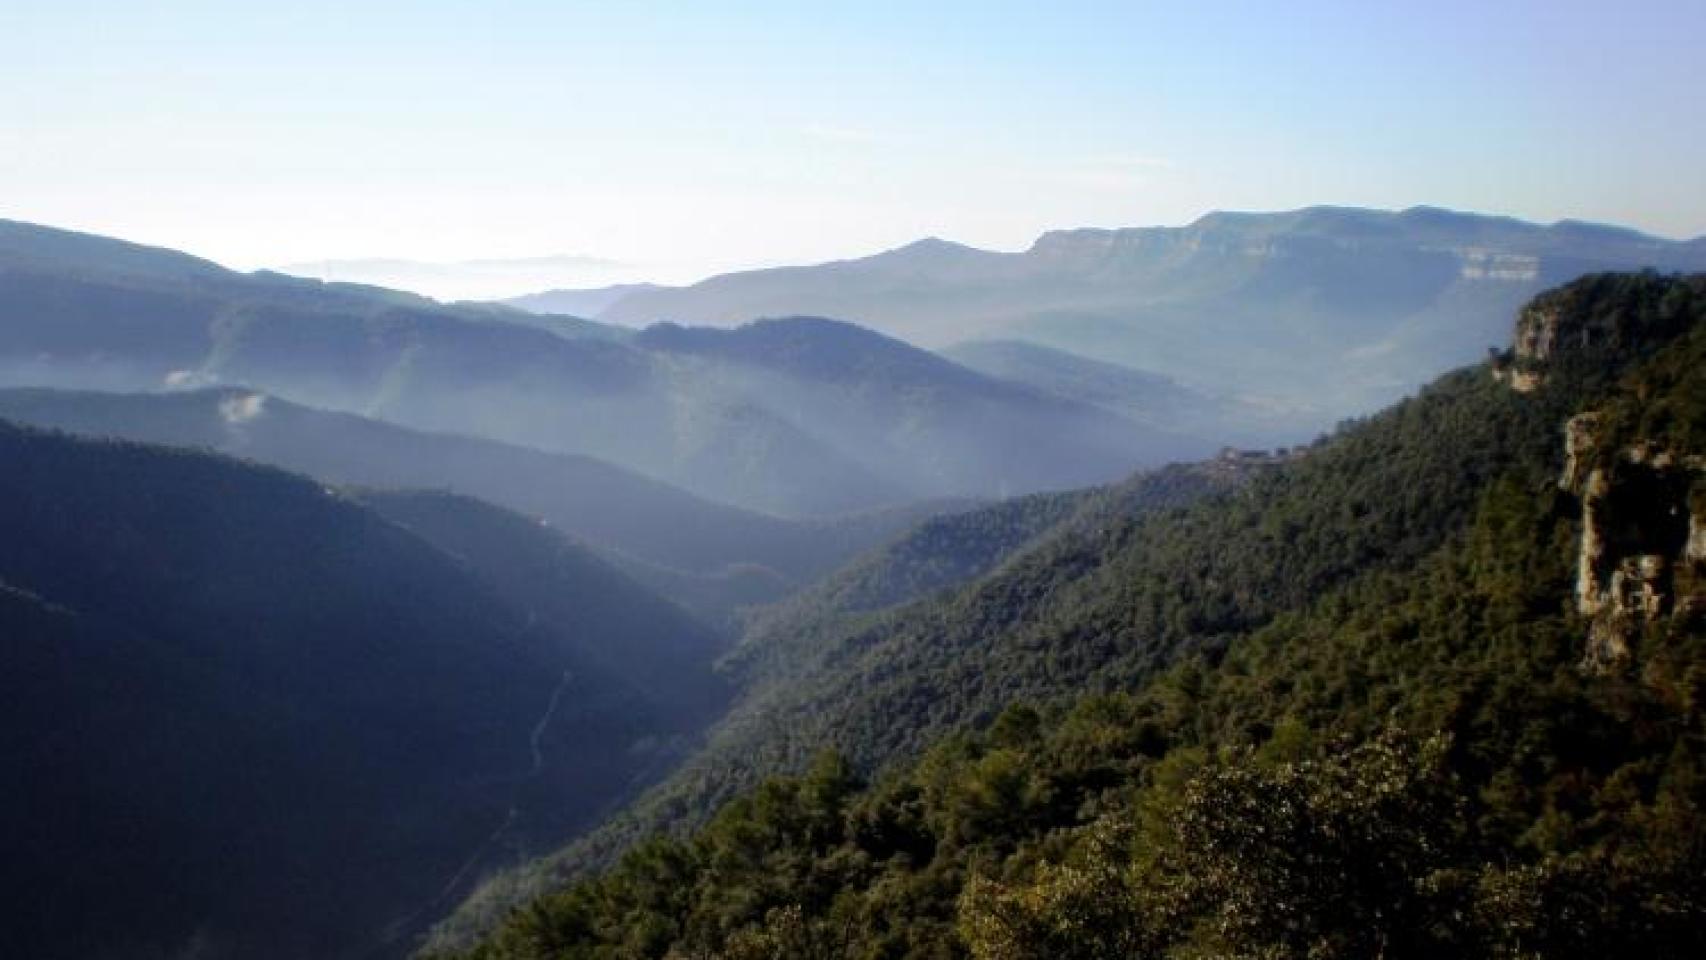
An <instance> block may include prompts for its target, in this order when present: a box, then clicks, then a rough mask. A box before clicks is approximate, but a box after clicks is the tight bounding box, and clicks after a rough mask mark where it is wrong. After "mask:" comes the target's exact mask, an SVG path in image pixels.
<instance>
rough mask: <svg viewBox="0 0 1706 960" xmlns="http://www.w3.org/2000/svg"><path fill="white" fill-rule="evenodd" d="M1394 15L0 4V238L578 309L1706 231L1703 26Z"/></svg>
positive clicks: (1631, 15)
mask: <svg viewBox="0 0 1706 960" xmlns="http://www.w3.org/2000/svg"><path fill="white" fill-rule="evenodd" d="M1399 6H1400V5H1398V4H1369V3H1361V2H1357V3H1350V2H1346V3H1335V2H1309V3H1295V4H1271V3H1247V4H1239V3H1219V4H1184V3H1167V4H1160V3H1139V2H1115V3H1055V4H1046V5H1045V4H999V3H996V4H992V3H988V2H979V3H936V4H913V3H862V4H848V5H844V6H842V7H841V8H840V9H836V10H829V9H823V8H820V7H818V6H817V5H813V4H801V3H742V4H679V5H673V6H671V7H670V9H669V10H668V12H667V13H664V12H661V8H663V7H664V5H662V4H613V3H547V2H484V3H478V4H476V3H442V2H415V3H361V4H350V3H324V2H317V0H309V2H298V3H291V4H268V5H264V6H263V5H244V6H242V7H239V6H237V5H232V4H229V3H212V2H193V0H169V2H160V3H147V4H140V3H117V2H52V3H48V2H30V0H26V2H21V3H20V2H12V3H8V4H6V5H5V6H4V8H3V9H0V57H3V58H4V60H5V63H6V67H5V78H6V79H5V83H4V85H3V86H0V129H4V130H5V139H6V141H7V143H6V148H5V149H4V150H3V151H0V182H3V183H4V184H5V188H6V189H5V192H4V194H3V195H0V198H3V199H0V216H4V217H8V218H13V219H22V220H29V221H36V222H43V223H51V224H55V225H60V226H69V227H74V228H78V229H84V230H90V231H95V232H100V233H104V234H111V235H116V236H120V237H125V238H127V239H134V240H139V241H144V242H149V243H156V244H162V245H167V246H172V247H176V248H181V249H186V250H189V251H192V252H195V253H198V254H201V255H203V256H207V257H211V258H213V259H216V260H219V261H221V262H223V263H226V264H229V265H233V266H238V267H242V268H254V267H260V266H281V265H288V264H302V263H305V262H314V261H323V260H328V259H333V260H335V259H345V258H378V257H383V258H400V259H410V260H421V261H430V262H435V263H443V262H452V261H464V260H470V259H481V260H502V259H508V258H529V259H532V258H541V257H564V258H590V259H589V260H576V261H575V262H576V263H579V264H580V266H579V267H577V268H575V269H569V270H565V271H562V272H560V273H556V274H550V275H548V276H544V277H539V278H537V279H538V280H539V282H540V283H543V282H545V281H547V280H554V279H555V278H558V277H563V276H566V277H568V278H569V280H570V281H571V282H576V283H583V284H585V285H594V284H599V283H608V282H617V281H627V280H637V279H649V280H657V281H664V282H680V281H684V280H691V279H695V278H697V277H700V276H703V275H706V274H709V273H712V272H716V271H720V270H726V269H730V268H734V267H740V266H748V265H758V264H775V263H795V262H808V261H815V260H823V259H829V258H835V257H841V256H851V255H859V254H864V253H869V252H872V251H874V250H878V249H882V248H885V247H890V246H894V245H898V244H901V243H905V242H907V241H910V240H913V239H916V238H919V237H922V236H931V235H935V236H944V237H949V238H952V239H955V240H959V241H962V242H967V243H971V244H975V245H980V246H987V247H992V248H998V249H1018V248H1023V247H1025V246H1027V245H1028V244H1029V243H1030V242H1031V240H1032V239H1034V237H1035V236H1036V235H1037V234H1039V233H1040V232H1042V231H1044V230H1047V229H1051V228H1058V227H1067V226H1086V225H1104V226H1108V225H1150V224H1177V223H1184V222H1188V221H1189V220H1191V219H1193V218H1195V217H1197V216H1198V215H1200V214H1202V213H1204V212H1206V211H1209V210H1212V209H1284V208H1290V207H1297V206H1303V205H1307V204H1314V203H1336V204H1351V205H1362V206H1373V207H1387V208H1402V207H1408V206H1411V205H1414V204H1423V203H1426V204H1436V205H1440V206H1446V207H1452V208H1457V209H1468V210H1477V211H1484V212H1492V213H1506V214H1513V215H1516V216H1521V217H1525V218H1530V219H1535V220H1540V221H1552V220H1556V219H1560V218H1579V219H1589V220H1600V221H1607V222H1615V223H1622V224H1626V225H1629V226H1634V227H1637V228H1640V229H1644V230H1648V231H1651V232H1655V233H1658V234H1660V235H1665V236H1671V237H1683V236H1693V235H1697V234H1700V233H1702V232H1706V191H1702V190H1698V189H1694V190H1680V189H1679V185H1683V184H1696V185H1697V184H1698V182H1699V171H1700V170H1701V169H1702V168H1703V167H1706V125H1702V124H1701V123H1700V122H1699V118H1698V116H1697V110H1698V105H1697V104H1696V103H1695V100H1696V98H1697V97H1698V94H1699V91H1701V90H1706V59H1703V58H1701V57H1700V56H1699V55H1698V46H1697V45H1698V42H1699V37H1700V36H1702V35H1703V34H1706V5H1702V4H1700V3H1698V2H1695V0H1676V2H1645V3H1634V4H1624V5H1621V6H1620V7H1619V8H1618V12H1617V15H1616V16H1610V15H1609V13H1610V9H1611V8H1610V7H1609V6H1608V5H1606V4H1603V3H1584V2H1544V3H1542V2H1525V3H1499V4H1486V3H1462V2H1457V3H1428V4H1406V5H1402V6H1404V7H1405V9H1402V10H1400V9H1398V8H1399ZM1452 8H1454V9H1452ZM577 270H578V272H577ZM499 272H500V273H501V272H502V271H499ZM535 279H536V278H534V277H532V276H528V277H527V279H526V280H525V281H520V280H517V279H516V278H515V277H514V276H513V275H509V276H508V278H507V279H503V278H500V279H498V280H494V281H493V283H492V284H491V289H490V290H489V291H481V290H475V289H460V288H459V289H458V290H457V291H456V295H476V294H479V293H481V292H489V293H491V294H493V295H496V294H499V293H515V292H520V290H518V289H515V288H516V287H517V286H521V287H526V286H529V285H533V286H536V285H537V284H535V283H534V280H535Z"/></svg>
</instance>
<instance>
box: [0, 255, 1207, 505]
mask: <svg viewBox="0 0 1706 960" xmlns="http://www.w3.org/2000/svg"><path fill="white" fill-rule="evenodd" d="M536 324H537V321H536V320H535V319H534V318H532V317H531V316H530V315H527V314H524V313H521V312H520V311H515V310H507V309H504V308H499V307H490V306H479V305H451V306H446V305H441V304H437V303H434V302H432V301H428V300H425V299H423V298H420V297H416V296H412V295H408V294H400V293H396V292H393V291H386V290H380V289H377V288H368V287H356V286H349V285H343V284H322V283H319V282H316V281H309V280H299V279H294V278H289V277H285V276H282V275H277V274H254V275H245V274H237V273H232V272H230V271H226V270H223V269H221V268H219V267H217V266H216V265H214V264H211V263H207V262H205V261H200V260H196V259H194V258H192V257H187V256H184V255H182V254H175V253H171V252H168V251H159V250H151V249H147V248H142V247H136V246H133V245H129V244H123V243H119V242H117V241H111V240H105V239H101V238H95V237H89V236H84V235H79V234H70V233H64V232H60V231H54V230H49V229H46V228H41V227H34V226H29V225H24V224H17V223H8V224H0V385H14V386H48V387H62V388H77V389H101V390H121V391H159V390H163V389H171V388H186V387H195V386H204V385H232V386H235V385H240V386H245V387H249V388H252V389H256V390H260V391H264V392H267V393H271V394H275V395H277V396H279V397H281V398H283V399H287V400H291V401H295V402H299V403H304V404H308V405H312V406H318V407H323V408H327V409H331V410H340V411H347V412H356V413H361V414H364V415H366V416H370V417H373V418H377V419H383V420H388V421H391V422H394V423H398V424H401V425H405V426H409V427H413V428H417V429H424V430H434V431H443V432H452V433H461V434H466V435H472V436H481V437H486V438H489V439H494V440H500V441H504V442H508V443H512V444H518V445H524V446H531V447H535V448H538V449H542V450H547V451H552V452H560V453H578V454H583V455H588V456H593V457H597V458H599V459H603V460H607V461H610V462H612V463H615V464H619V465H622V466H624V467H627V468H629V469H632V470H637V471H639V472H641V473H644V474H647V475H649V476H652V477H655V478H657V479H661V480H665V481H668V482H671V483H674V484H677V485H679V486H682V487H685V488H687V489H688V490H690V491H692V492H694V493H697V494H699V495H701V496H705V497H709V498H710V499H714V500H720V501H723V502H725V503H730V504H734V505H737V506H742V507H746V508H749V509H756V510H762V511H766V512H772V513H778V514H785V515H819V516H821V515H827V514H839V513H849V512H854V511H859V510H869V509H875V508H881V507H889V506H896V505H900V504H904V503H907V502H912V501H916V500H920V499H928V498H938V497H966V496H999V495H1004V494H1009V493H1023V492H1028V491H1032V490H1038V489H1051V488H1064V487H1070V486H1075V485H1081V484H1084V483H1088V482H1095V481H1098V480H1108V479H1112V478H1115V477H1117V476H1119V475H1121V474H1123V473H1124V472H1126V471H1128V470H1130V469H1133V468H1135V467H1137V466H1140V465H1143V464H1152V463H1156V462H1161V461H1165V460H1168V459H1172V458H1174V457H1177V456H1182V455H1188V454H1191V453H1196V452H1201V451H1203V450H1206V449H1211V448H1212V446H1213V445H1214V441H1213V439H1212V438H1208V437H1192V436H1186V435H1183V434H1178V433H1174V432H1170V431H1163V430H1159V429H1156V428H1153V427H1147V426H1144V425H1142V424H1136V423H1133V422H1131V421H1129V420H1124V419H1122V418H1120V417H1118V416H1116V415H1113V414H1111V413H1109V412H1108V411H1107V410H1104V409H1101V408H1097V407H1093V406H1090V405H1088V404H1083V403H1079V402H1076V401H1072V400H1069V399H1063V398H1060V397H1057V396H1051V395H1048V394H1045V393H1043V392H1041V391H1038V390H1035V389H1032V388H1029V387H1026V386H1024V385H1021V384H1013V383H1009V382H1006V381H1000V380H996V379H994V378H991V377H988V376H986V375H982V374H978V373H975V372H973V371H970V370H967V369H965V368H961V367H958V366H956V365H954V364H952V363H950V362H948V361H946V360H943V359H942V358H940V357H937V356H934V355H932V354H929V353H926V352H925V351H922V350H918V349H916V348H914V347H911V346H908V345H906V344H904V343H901V342H899V341H896V340H893V339H890V338H887V337H884V336H882V335H880V334H876V333H872V332H870V331H867V330H863V329H860V328H858V327H855V326H853V325H850V324H844V323H837V322H831V321H823V320H814V319H805V318H795V319H790V320H777V321H768V322H764V323H760V324H755V325H753V326H751V327H750V328H749V329H745V330H742V331H736V332H732V333H731V332H724V331H693V330H688V329H683V328H676V327H658V328H655V329H653V330H648V331H643V332H641V333H640V334H638V335H632V336H629V335H625V334H623V333H622V332H621V331H615V332H611V328H605V327H600V326H599V325H597V324H585V323H581V324H572V325H570V326H566V327H565V326H560V325H559V326H558V327H557V328H555V329H544V328H541V327H540V326H538V325H536Z"/></svg>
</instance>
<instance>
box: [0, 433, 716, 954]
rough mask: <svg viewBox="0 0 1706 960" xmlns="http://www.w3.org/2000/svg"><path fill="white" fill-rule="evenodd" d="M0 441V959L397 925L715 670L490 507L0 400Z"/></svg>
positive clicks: (626, 750) (652, 744)
mask: <svg viewBox="0 0 1706 960" xmlns="http://www.w3.org/2000/svg"><path fill="white" fill-rule="evenodd" d="M0 463H4V464H6V469H5V470H0V640H3V642H0V729H3V730H4V734H3V739H4V744H3V745H0V755H3V756H4V757H5V758H6V771H7V777H8V786H7V789H6V790H5V791H4V796H3V797H0V846H3V848H4V849H5V851H6V857H5V861H4V864H3V865H0V898H3V902H4V903H5V904H6V909H5V914H6V916H7V921H6V922H5V923H4V924H0V953H4V954H5V955H6V956H15V957H32V958H44V960H46V958H58V957H68V958H69V957H76V958H86V957H115V958H129V957H138V958H145V957H147V958H151V957H167V956H170V957H177V956H243V957H257V958H280V960H296V958H301V957H309V956H312V957H360V956H367V955H369V954H371V953H372V952H374V951H376V950H380V949H382V948H388V949H390V950H391V951H395V950H397V949H398V948H400V947H401V946H403V945H406V944H407V943H408V942H409V939H410V937H411V935H412V933H413V931H415V930H416V929H417V928H418V927H419V926H420V925H422V924H424V923H425V922H427V921H429V920H431V919H432V918H433V917H435V916H437V915H439V914H440V913H442V911H443V910H445V909H446V908H448V906H449V905H450V904H452V903H454V902H455V900H456V899H457V898H458V897H460V896H461V895H462V894H463V892H464V890H465V888H466V884H467V883H468V882H469V881H470V880H471V879H472V878H473V877H475V876H477V875H478V874H479V873H480V872H483V871H486V870H490V869H492V868H494V867H496V866H498V865H501V864H503V863H504V862H506V861H509V860H511V859H513V858H514V857H515V856H517V855H518V854H524V853H529V852H537V851H539V850H542V849H548V848H549V847H550V846H551V845H553V844H556V843H560V842H561V841H562V840H563V839H564V838H566V837H567V836H569V835H570V834H571V833H572V832H574V831H575V830H577V829H580V828H584V827H585V826H586V825H587V824H588V823H590V822H595V821H596V820H597V819H599V818H600V817H602V816H603V815H605V814H606V813H607V812H608V809H609V807H610V806H611V805H613V804H615V803H618V802H619V801H621V800H622V799H623V798H624V797H626V796H627V795H628V794H629V793H631V792H632V791H633V790H634V789H635V788H636V787H637V786H638V785H640V784H643V783H644V782H645V780H646V779H647V778H648V777H652V776H655V775H656V774H657V773H658V772H659V771H660V769H662V768H663V767H664V766H666V765H667V764H668V763H669V762H670V761H671V760H672V758H673V757H674V755H675V753H676V752H677V751H678V750H679V749H681V746H682V745H683V744H684V743H685V742H686V741H687V740H688V739H690V738H692V737H693V736H694V734H695V733H696V731H697V730H698V728H699V727H700V725H701V724H702V723H703V722H704V721H705V719H706V717H707V716H708V715H710V714H712V713H715V712H717V710H718V708H719V707H720V705H721V699H722V697H723V696H724V694H723V691H722V688H721V685H720V682H719V681H717V680H716V679H715V678H714V677H713V676H712V674H711V672H710V665H711V662H712V660H713V659H714V658H715V657H716V656H717V655H718V653H719V652H720V644H721V641H720V640H719V639H718V638H717V637H715V636H714V635H712V634H710V633H709V632H708V631H707V630H705V629H704V628H702V627H699V626H697V625H696V624H694V623H693V622H692V621H690V620H689V619H688V618H687V617H686V616H684V615H683V614H681V613H680V612H679V611H678V610H677V609H676V608H674V607H673V606H671V605H669V604H667V603H665V602H663V601H662V600H660V599H658V598H656V597H653V596H651V595H649V594H647V593H646V592H645V591H644V590H642V589H641V588H639V587H638V586H637V585H635V584H633V583H632V582H631V581H628V580H627V579H626V578H625V577H624V576H622V575H621V574H619V573H617V572H616V571H614V570H612V569H611V568H609V567H608V565H606V564H604V563H602V562H600V561H599V560H597V559H596V558H594V557H593V556H592V555H590V554H589V553H587V552H586V551H585V550H584V549H583V548H581V547H578V546H576V545H574V544H572V543H570V542H568V541H567V540H565V539H564V538H562V537H561V536H560V535H557V534H555V533H553V532H551V531H550V530H548V529H545V528H542V527H540V526H539V525H538V524H537V523H536V522H535V521H532V520H528V519H525V518H521V517H518V516H515V515H511V514H505V513H503V512H502V511H498V510H496V509H495V508H491V507H486V506H484V505H481V504H476V503H471V502H468V501H464V500H460V499H457V498H452V497H447V496H442V495H432V496H428V495H420V496H415V497H401V496H397V495H379V494H375V495H372V496H371V497H370V498H369V499H368V501H367V502H369V503H372V504H374V505H375V506H377V507H378V510H375V509H373V508H371V507H369V506H367V505H364V503H363V502H361V501H358V500H355V499H352V498H351V497H349V496H346V495H343V494H340V493H338V492H336V491H334V490H332V489H330V488H327V487H325V486H323V485H321V484H320V483H317V482H314V481H311V480H308V479H306V478H303V477H300V476H296V475H292V474H287V473H284V472H281V471H278V470H275V469H272V468H265V467H259V466H254V465H248V464H243V463H239V462H236V461H233V460H228V459H225V458H222V457H216V456H212V455H208V454H205V453H193V452H187V451H181V450H173V449H168V448H163V447H149V446H141V445H135V444H130V443H121V442H111V441H89V440H79V439H73V438H70V437H67V436H64V435H61V434H54V433H44V432H38V431H35V430H32V429H26V428H21V427H16V426H12V425H10V424H6V423H4V422H0ZM388 518H395V519H394V520H393V519H388ZM641 659H643V660H644V662H643V663H642V662H638V661H639V660H641Z"/></svg>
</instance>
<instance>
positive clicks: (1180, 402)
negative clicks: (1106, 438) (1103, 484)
mask: <svg viewBox="0 0 1706 960" xmlns="http://www.w3.org/2000/svg"><path fill="white" fill-rule="evenodd" d="M937 352H938V353H940V354H941V355H942V356H945V357H947V358H948V359H950V360H952V361H954V362H955V363H958V364H960V365H961V366H963V367H968V368H970V369H972V370H976V371H978V372H980V373H986V374H988V375H990V376H992V377H997V378H1000V379H1002V380H1007V381H1010V382H1013V383H1022V384H1025V385H1027V386H1030V387H1034V388H1036V389H1038V390H1041V391H1042V392H1044V393H1047V394H1051V395H1053V396H1057V397H1061V398H1063V399H1067V400H1073V401H1077V402H1079V403H1087V404H1090V405H1092V406H1097V407H1101V408H1102V409H1104V410H1107V411H1108V412H1110V413H1113V414H1117V415H1119V416H1122V417H1125V418H1126V419H1128V420H1131V421H1132V422H1134V423H1141V424H1145V425H1147V426H1150V427H1154V428H1157V429H1162V430H1171V431H1174V432H1178V433H1185V434H1190V435H1193V436H1209V437H1217V438H1221V439H1224V440H1225V441H1226V442H1227V443H1229V444H1246V443H1248V444H1260V443H1262V442H1264V441H1265V440H1266V439H1267V438H1268V437H1269V436H1271V435H1272V434H1273V433H1274V431H1275V429H1276V428H1278V429H1283V428H1284V425H1285V423H1286V422H1287V418H1286V416H1285V413H1284V411H1278V410H1273V409H1271V408H1268V407H1264V406H1262V405H1261V404H1259V403H1257V402H1255V401H1252V400H1240V399H1238V398H1237V397H1236V396H1232V397H1221V396H1215V395H1211V394H1208V393H1205V392H1203V391H1201V390H1194V389H1192V388H1190V387H1185V386H1181V385H1180V384H1179V383H1178V382H1176V381H1174V380H1173V379H1172V378H1170V377H1166V376H1162V375H1161V374H1158V373H1150V372H1148V371H1144V370H1136V369H1133V368H1131V367H1126V366H1121V365H1119V364H1117V363H1107V362H1105V361H1102V360H1092V359H1090V358H1089V357H1084V356H1079V355H1078V354H1075V353H1068V352H1067V351H1065V350H1056V349H1053V348H1051V347H1045V346H1041V345H1039V344H1035V343H1029V342H1027V341H1024V340H971V341H967V342H965V343H956V344H953V345H952V346H948V347H944V348H943V349H941V350H939V351H937Z"/></svg>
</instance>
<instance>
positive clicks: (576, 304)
mask: <svg viewBox="0 0 1706 960" xmlns="http://www.w3.org/2000/svg"><path fill="white" fill-rule="evenodd" d="M661 289H663V288H662V287H660V286H658V285H657V284H654V283H619V284H616V285H615V286H610V287H593V288H591V289H587V290H546V291H544V292H542V293H529V294H524V295H522V296H519V297H510V298H508V299H506V300H504V301H503V303H504V304H505V305H506V306H511V307H515V308H516V309H518V310H525V311H527V312H528V313H541V314H564V315H567V316H571V317H591V316H596V315H597V314H598V313H599V312H600V311H603V310H605V309H608V308H609V307H610V305H611V304H614V303H615V302H616V301H618V300H620V299H622V298H623V297H626V296H629V295H630V294H636V293H650V292H651V291H653V290H661Z"/></svg>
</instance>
